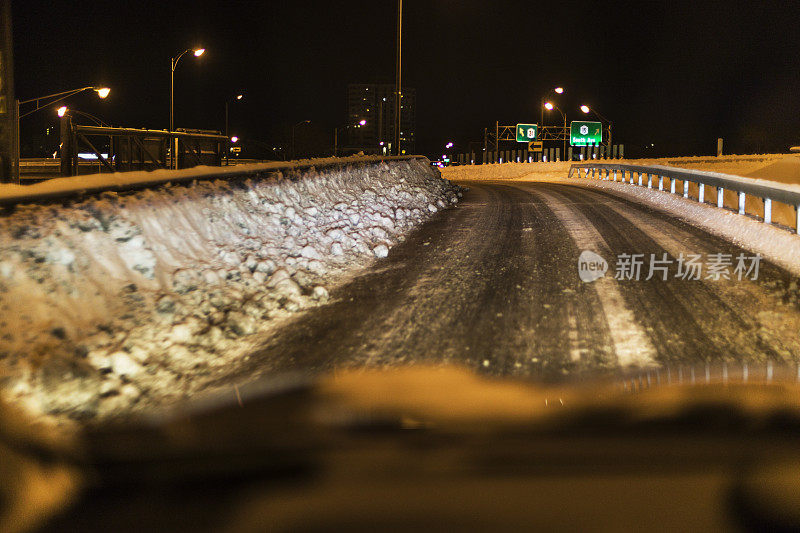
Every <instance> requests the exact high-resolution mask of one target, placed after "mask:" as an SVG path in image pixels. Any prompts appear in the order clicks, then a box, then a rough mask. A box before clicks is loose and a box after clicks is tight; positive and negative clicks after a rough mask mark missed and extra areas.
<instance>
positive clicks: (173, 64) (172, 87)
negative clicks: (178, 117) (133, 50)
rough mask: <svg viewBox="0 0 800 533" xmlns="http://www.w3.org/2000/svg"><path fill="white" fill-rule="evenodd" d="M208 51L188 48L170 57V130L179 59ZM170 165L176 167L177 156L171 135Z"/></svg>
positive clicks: (170, 127) (198, 55) (173, 117)
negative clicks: (189, 54)
mask: <svg viewBox="0 0 800 533" xmlns="http://www.w3.org/2000/svg"><path fill="white" fill-rule="evenodd" d="M205 51H206V49H205V48H194V49H192V48H187V49H186V50H184V51H183V52H181V53H180V54H179V55H178V57H173V58H171V59H170V67H171V68H170V78H169V131H170V133H172V132H173V131H175V68H176V67H177V66H178V61H180V60H181V58H182V57H183V56H184V54H186V53H188V52H193V53H194V57H200V56H201V55H203V53H204V52H205ZM169 150H170V167H171V168H175V167H176V163H177V158H176V157H175V155H176V154H175V143H174V142H173V140H172V137H170V149H169Z"/></svg>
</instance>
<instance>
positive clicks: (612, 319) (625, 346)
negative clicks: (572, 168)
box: [533, 187, 656, 366]
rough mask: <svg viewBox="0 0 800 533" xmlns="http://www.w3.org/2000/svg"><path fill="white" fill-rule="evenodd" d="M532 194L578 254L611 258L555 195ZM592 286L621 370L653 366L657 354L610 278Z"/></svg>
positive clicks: (539, 191) (591, 229)
mask: <svg viewBox="0 0 800 533" xmlns="http://www.w3.org/2000/svg"><path fill="white" fill-rule="evenodd" d="M533 192H534V193H535V194H537V195H540V196H541V197H542V198H544V200H545V201H546V202H547V203H548V205H549V206H550V209H551V210H552V211H553V213H555V215H556V216H557V217H558V218H559V219H561V222H562V223H563V225H564V226H565V227H566V228H567V230H568V231H569V233H570V236H571V237H572V239H573V240H574V241H575V244H576V245H577V246H578V248H579V249H580V250H591V251H593V252H595V253H598V254H599V255H601V256H603V257H606V258H608V257H611V255H612V250H611V248H610V247H609V246H608V244H607V243H606V241H605V240H604V239H603V237H602V236H601V235H600V233H599V232H598V231H597V229H596V228H595V227H594V225H593V224H592V223H591V222H589V220H588V219H587V218H586V217H585V216H584V215H583V214H582V213H581V212H580V211H578V210H577V209H575V208H574V207H571V206H570V205H569V204H567V203H565V202H564V201H562V200H561V198H559V197H557V196H556V195H555V194H552V193H548V192H545V187H535V188H533ZM576 266H577V265H576ZM593 286H594V288H595V290H596V291H597V295H598V296H599V298H600V303H601V305H602V308H603V313H604V315H605V317H606V320H607V321H608V327H609V332H610V334H611V340H612V342H613V344H614V352H615V353H616V355H617V359H618V361H619V364H620V365H622V366H627V365H640V366H647V365H653V364H655V356H656V350H655V348H654V347H653V344H652V343H651V342H650V337H649V336H648V335H647V333H646V332H645V331H644V329H643V328H642V327H641V325H640V324H639V322H638V321H637V318H636V316H635V315H634V314H633V312H632V311H631V309H630V308H629V307H628V306H627V304H626V302H625V299H624V298H623V296H622V293H621V292H620V289H619V285H618V283H617V281H616V280H615V279H613V278H612V277H602V278H600V279H598V280H597V281H595V282H593Z"/></svg>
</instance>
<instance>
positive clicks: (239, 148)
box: [231, 146, 242, 154]
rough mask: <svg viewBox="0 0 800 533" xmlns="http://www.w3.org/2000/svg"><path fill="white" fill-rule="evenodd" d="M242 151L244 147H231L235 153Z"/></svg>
mask: <svg viewBox="0 0 800 533" xmlns="http://www.w3.org/2000/svg"><path fill="white" fill-rule="evenodd" d="M241 151H242V147H241V146H232V147H231V152H233V153H234V154H238V153H239V152H241Z"/></svg>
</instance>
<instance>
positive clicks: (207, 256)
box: [0, 159, 461, 418]
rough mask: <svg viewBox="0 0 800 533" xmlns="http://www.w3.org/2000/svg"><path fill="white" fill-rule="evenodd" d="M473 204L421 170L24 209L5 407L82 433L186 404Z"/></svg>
mask: <svg viewBox="0 0 800 533" xmlns="http://www.w3.org/2000/svg"><path fill="white" fill-rule="evenodd" d="M239 168H241V169H242V171H245V170H246V168H245V167H239ZM460 194H461V193H460V190H459V188H458V187H457V186H455V185H452V184H450V182H448V181H447V180H444V179H442V178H441V177H440V175H439V172H438V170H436V169H433V168H431V167H430V165H429V163H428V161H427V160H424V159H422V160H419V159H417V160H405V161H389V162H372V161H370V162H361V163H357V162H348V163H346V164H342V163H340V164H338V165H328V164H327V163H326V165H325V166H324V168H319V169H317V170H315V169H314V168H313V167H311V168H305V169H300V168H296V167H295V168H292V167H288V168H286V169H284V170H283V171H279V170H272V171H270V172H261V173H260V174H255V175H254V174H253V173H249V174H247V176H246V177H245V178H241V179H235V178H232V179H228V180H214V181H211V180H208V181H198V182H192V183H188V184H186V185H166V186H163V187H160V188H156V189H146V190H140V191H136V192H129V193H120V194H117V193H108V192H106V193H102V194H100V195H97V196H93V197H89V198H83V199H78V200H73V201H71V202H70V203H54V204H49V205H28V206H17V207H16V208H15V209H14V210H13V211H12V212H9V213H5V214H3V215H2V216H1V217H0V378H1V379H0V394H2V396H3V397H4V398H6V399H9V400H11V401H13V402H15V403H18V404H20V405H22V406H23V407H24V408H26V409H27V410H28V411H30V412H33V413H49V414H63V415H67V416H70V417H73V418H92V417H104V416H109V415H114V414H116V413H119V412H123V411H127V410H128V409H129V408H130V407H131V406H134V405H136V404H137V403H138V404H139V405H146V404H153V403H162V402H168V401H171V400H176V399H180V398H184V397H186V396H187V395H190V394H192V393H193V392H195V391H197V390H200V389H201V388H202V387H203V385H204V383H207V382H209V381H210V380H213V379H217V378H220V377H222V376H224V375H225V373H227V372H231V371H232V370H233V369H234V368H235V366H236V363H237V362H240V361H242V360H244V359H246V357H247V355H246V354H247V352H248V350H250V349H252V348H253V347H254V346H256V345H257V344H258V339H259V334H266V332H267V331H268V330H269V329H270V327H274V326H275V325H276V324H277V323H278V322H279V321H280V320H281V319H285V318H287V317H289V316H291V314H292V313H293V312H297V311H299V310H301V309H304V308H307V307H309V306H313V305H316V304H318V303H319V302H324V301H325V300H326V299H327V298H328V293H329V290H330V289H331V288H332V286H333V285H334V284H336V283H342V282H343V281H344V280H346V279H347V276H349V275H352V274H353V273H354V272H356V271H357V270H358V269H359V268H363V267H364V266H366V265H368V264H370V262H372V261H374V260H376V258H382V257H385V256H386V255H387V253H388V251H389V248H391V246H392V245H393V244H395V243H397V242H398V241H400V240H402V239H403V235H404V234H405V233H407V232H408V231H409V230H410V229H411V228H413V227H414V226H416V225H418V224H420V223H421V222H423V221H425V220H426V219H428V218H429V217H431V216H432V215H433V214H434V213H436V212H437V211H439V210H441V209H444V208H446V207H448V206H450V205H452V204H455V203H456V202H457V200H458V197H459V196H460Z"/></svg>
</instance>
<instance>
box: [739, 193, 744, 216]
mask: <svg viewBox="0 0 800 533" xmlns="http://www.w3.org/2000/svg"><path fill="white" fill-rule="evenodd" d="M744 203H745V197H744V193H743V192H740V193H739V214H740V215H744Z"/></svg>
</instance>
